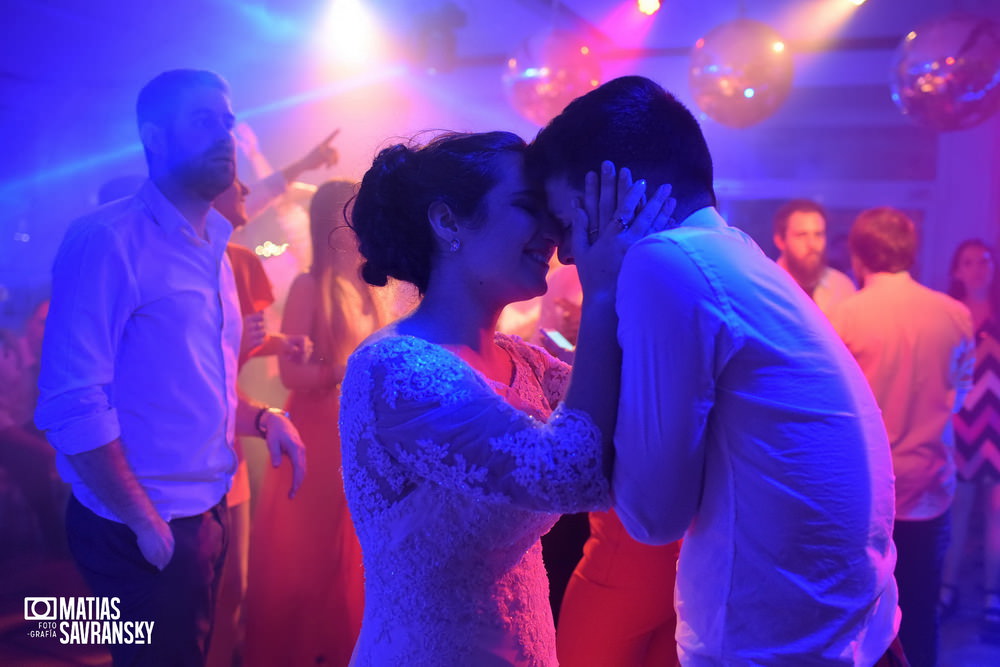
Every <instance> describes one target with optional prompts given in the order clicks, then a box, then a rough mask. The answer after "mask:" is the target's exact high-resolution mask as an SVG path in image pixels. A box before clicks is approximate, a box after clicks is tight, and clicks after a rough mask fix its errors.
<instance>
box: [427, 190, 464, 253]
mask: <svg viewBox="0 0 1000 667" xmlns="http://www.w3.org/2000/svg"><path fill="white" fill-rule="evenodd" d="M427 222H429V223H430V225H431V231H433V232H434V236H436V237H437V239H438V242H439V243H440V244H441V245H443V246H445V247H448V246H450V245H451V243H452V241H454V240H456V239H458V228H459V227H458V216H457V215H455V212H454V211H452V210H451V206H449V205H448V204H447V202H445V201H443V200H441V199H438V200H436V201H433V202H431V204H430V206H428V207H427Z"/></svg>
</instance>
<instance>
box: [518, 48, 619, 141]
mask: <svg viewBox="0 0 1000 667" xmlns="http://www.w3.org/2000/svg"><path fill="white" fill-rule="evenodd" d="M503 84H504V90H505V91H506V94H507V99H508V101H509V102H510V104H511V106H513V107H514V109H516V110H517V112H518V113H519V114H521V116H523V117H524V118H527V119H528V120H530V121H532V122H534V123H536V124H538V125H545V124H547V123H548V122H549V121H550V120H552V119H553V118H554V117H555V116H557V115H559V113H560V112H561V111H562V110H563V109H564V108H565V107H566V105H567V104H569V103H570V102H572V101H573V100H574V99H576V98H577V97H579V96H580V95H583V94H585V93H588V92H590V91H591V90H593V89H594V88H596V87H597V86H599V85H600V84H601V66H600V63H599V62H598V61H597V58H596V57H595V56H594V55H593V53H591V49H590V47H589V46H588V44H587V41H586V40H585V39H583V38H582V37H580V36H579V35H577V34H576V33H573V32H570V31H567V30H560V29H553V30H548V31H546V32H543V33H540V34H538V35H535V36H534V37H532V38H530V39H528V40H526V41H525V42H523V43H522V44H521V45H520V47H518V49H517V51H516V53H515V54H514V55H512V56H511V57H510V58H508V59H507V68H506V71H505V72H504V74H503Z"/></svg>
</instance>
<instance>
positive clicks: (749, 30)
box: [688, 18, 793, 127]
mask: <svg viewBox="0 0 1000 667" xmlns="http://www.w3.org/2000/svg"><path fill="white" fill-rule="evenodd" d="M792 73H793V67H792V56H791V54H790V53H789V52H788V48H787V46H786V44H785V41H784V40H783V39H782V38H781V35H779V34H778V33H777V31H776V30H775V29H774V28H772V27H771V26H769V25H767V24H766V23H761V22H760V21H754V20H751V19H744V18H740V19H736V20H735V21H729V22H728V23H723V24H721V25H719V26H716V27H715V28H713V29H712V31H711V32H709V33H708V34H707V35H705V36H704V37H702V38H701V39H699V40H698V41H697V42H695V45H694V48H693V49H691V64H690V68H689V69H688V84H689V85H690V87H691V93H692V95H693V96H694V101H695V104H696V105H697V106H698V108H699V109H701V110H702V111H704V112H705V113H706V114H707V115H708V116H709V117H710V118H712V119H713V120H715V121H717V122H719V123H722V124H723V125H728V126H730V127H747V126H749V125H753V124H755V123H759V122H760V121H762V120H764V119H765V118H768V117H769V116H771V115H772V114H773V113H774V112H775V111H777V110H778V108H779V107H780V106H781V105H782V104H783V103H784V101H785V98H787V97H788V92H789V91H790V90H791V89H792Z"/></svg>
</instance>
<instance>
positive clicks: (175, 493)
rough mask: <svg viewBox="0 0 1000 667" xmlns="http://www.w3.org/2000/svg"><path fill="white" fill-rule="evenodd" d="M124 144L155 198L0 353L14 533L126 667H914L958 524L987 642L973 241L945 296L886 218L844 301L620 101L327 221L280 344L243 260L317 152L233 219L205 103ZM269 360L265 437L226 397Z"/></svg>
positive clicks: (652, 97)
mask: <svg viewBox="0 0 1000 667" xmlns="http://www.w3.org/2000/svg"><path fill="white" fill-rule="evenodd" d="M137 116H138V118H137V120H138V126H139V133H140V137H141V139H142V143H143V147H144V150H145V155H146V161H147V165H148V172H149V173H148V178H147V179H145V180H144V181H143V182H141V183H139V184H134V185H133V186H131V189H130V191H128V192H125V193H121V194H123V195H124V196H122V197H120V198H115V199H113V200H112V201H110V202H108V203H106V204H104V205H102V206H101V207H100V208H99V209H97V210H96V211H95V212H93V213H91V214H88V215H86V216H84V217H83V218H81V219H79V220H77V221H75V222H73V223H72V224H71V225H70V227H69V229H68V231H67V233H66V236H65V238H64V240H63V243H62V245H61V247H60V250H59V253H58V256H57V258H56V261H55V264H54V268H53V274H52V278H53V280H52V290H51V300H50V301H46V302H45V304H43V306H41V307H40V308H39V310H38V312H36V313H35V314H33V315H32V320H31V324H30V325H29V326H26V328H25V333H24V335H23V336H17V335H14V334H13V333H11V332H5V331H0V382H3V383H4V384H5V385H6V386H10V387H19V390H18V391H17V392H10V393H9V394H5V397H6V396H8V395H9V396H12V397H13V396H15V394H16V398H10V399H8V400H5V401H3V402H2V403H0V438H2V442H3V444H2V447H0V469H3V470H5V471H6V474H5V475H0V480H2V481H3V482H4V488H5V489H6V488H8V487H14V488H15V492H13V496H17V494H18V493H20V497H21V500H22V501H23V502H24V503H25V504H26V505H27V506H29V507H30V508H32V510H33V512H32V513H31V516H33V517H35V525H34V526H29V527H28V528H27V529H24V530H28V534H33V535H34V536H35V537H36V538H37V542H38V543H39V544H43V545H44V548H46V549H49V550H50V551H51V552H52V553H64V552H65V551H68V552H69V553H70V554H71V555H72V558H73V559H74V561H75V562H76V564H77V567H78V569H79V571H80V572H81V574H82V575H83V578H84V579H85V581H86V583H87V585H88V586H89V587H90V589H91V591H92V592H93V594H94V595H97V596H107V597H118V598H120V600H121V603H120V604H121V614H122V617H123V618H125V619H131V620H143V621H154V622H155V624H156V635H155V637H154V641H153V642H152V643H148V644H116V645H112V646H110V647H109V648H110V650H111V655H112V658H113V661H114V663H115V664H116V665H125V664H141V665H159V664H162V665H204V664H209V665H213V666H214V665H233V664H245V665H276V664H287V665H317V664H327V665H347V664H352V665H357V666H361V665H403V664H408V665H484V666H485V665H525V666H528V665H536V666H550V665H557V664H562V665H567V666H570V667H572V666H574V665H610V666H618V665H621V666H625V667H628V666H650V667H652V666H654V665H673V664H682V665H695V666H698V665H724V664H766V665H792V664H795V665H799V664H809V665H875V664H878V665H906V664H910V665H914V666H917V665H935V664H937V654H938V635H939V624H940V622H941V620H942V619H943V618H947V616H948V615H949V614H950V613H953V612H954V610H955V608H956V606H957V604H958V587H957V583H958V575H959V572H960V571H961V568H962V559H963V558H964V557H965V556H966V552H967V549H966V543H967V541H968V536H969V530H970V525H971V524H970V520H969V517H970V516H971V515H972V514H973V508H974V506H975V504H976V503H977V501H978V502H980V503H981V504H982V507H983V509H982V515H983V516H984V517H985V521H984V531H985V540H984V547H985V559H984V560H985V564H986V567H985V582H984V588H985V590H986V599H985V600H984V601H983V610H984V611H983V618H982V630H983V636H984V638H987V639H990V640H995V641H1000V493H998V492H997V489H998V488H1000V451H998V448H1000V414H998V410H1000V396H998V392H1000V390H998V388H997V387H998V385H997V379H996V373H997V372H1000V367H998V366H997V363H998V362H1000V356H998V355H1000V348H998V347H997V339H998V336H1000V330H998V318H1000V315H998V313H1000V310H998V309H1000V283H998V281H997V280H996V279H995V264H994V254H993V250H992V248H991V247H990V245H989V244H987V243H985V242H983V241H980V240H970V241H967V242H965V243H962V244H961V245H960V246H959V247H958V248H957V249H956V251H955V255H954V259H953V261H952V264H951V268H950V277H951V279H952V287H951V289H950V295H946V294H944V293H941V292H936V291H933V290H930V289H928V288H926V287H924V286H922V285H920V284H919V283H918V282H917V281H916V280H915V279H914V278H913V277H912V276H911V274H910V270H911V269H912V267H913V265H914V263H915V260H916V256H917V244H918V235H917V228H916V225H915V223H914V221H913V220H911V219H910V218H909V217H908V216H907V215H906V214H905V213H903V212H902V211H899V210H897V209H894V208H890V207H874V208H871V209H868V210H865V211H862V212H861V213H860V214H859V215H858V216H857V217H856V219H855V220H854V223H853V225H852V226H851V229H850V233H849V236H848V247H849V250H850V258H851V273H852V274H853V278H854V279H853V280H852V278H851V277H849V276H848V275H847V274H846V273H845V272H842V271H838V270H837V269H835V268H833V267H831V266H829V265H828V263H827V258H826V232H827V219H828V216H827V212H826V210H825V209H824V208H823V207H822V206H821V205H820V204H818V203H817V202H813V201H809V200H804V199H796V200H793V201H790V202H788V203H787V204H786V205H784V206H782V207H781V208H780V209H779V210H778V211H777V213H776V215H775V218H774V243H775V246H776V247H777V249H778V252H779V256H778V257H777V259H776V260H771V259H769V258H768V257H767V256H766V255H765V254H764V253H763V252H762V251H761V249H760V248H759V247H758V245H757V244H756V243H755V242H754V241H753V240H752V239H751V238H750V237H749V236H748V235H746V234H745V233H743V232H742V231H740V230H739V229H738V228H736V227H733V226H731V225H729V224H728V223H727V222H726V220H724V219H723V217H722V216H721V215H720V214H719V213H718V211H717V210H716V205H717V201H716V196H715V191H714V187H713V167H712V158H711V154H710V151H709V148H708V146H707V144H706V142H705V139H704V137H703V135H702V132H701V128H700V127H699V125H698V122H697V121H696V119H695V118H694V116H693V115H692V114H691V113H690V112H689V111H688V109H686V108H685V107H684V106H683V105H682V104H681V103H680V102H678V101H677V99H676V98H675V97H674V96H673V95H671V94H670V93H669V92H667V91H665V90H664V89H663V88H661V87H660V86H659V85H657V84H656V83H654V82H653V81H651V80H649V79H647V78H644V77H638V76H626V77H621V78H618V79H614V80H612V81H609V82H607V83H605V84H603V85H601V86H599V87H598V88H596V89H594V90H593V91H592V92H590V93H588V94H586V95H584V96H582V97H580V98H578V99H577V100H575V101H573V102H572V103H570V104H569V105H568V106H567V107H566V109H565V110H563V112H562V113H560V114H559V115H558V116H557V117H556V118H554V119H553V120H552V121H551V122H550V123H549V124H548V125H546V127H544V128H543V129H542V130H541V131H540V132H539V133H538V135H537V136H536V137H535V138H534V139H533V140H532V141H530V142H526V141H525V140H524V139H523V138H521V137H518V136H516V135H514V134H511V133H508V132H503V131H494V132H485V133H457V132H443V133H440V134H439V135H437V136H435V137H434V138H433V139H431V140H430V141H427V142H425V143H420V142H417V141H412V142H404V143H399V144H394V145H391V146H389V147H387V148H385V149H383V150H382V151H381V152H379V153H378V155H377V156H376V157H375V159H374V161H373V163H372V165H371V167H370V168H369V169H368V170H367V171H366V173H365V174H364V177H363V178H362V179H361V181H360V183H353V182H350V181H346V180H332V181H328V182H325V183H323V184H322V185H320V186H319V187H318V188H315V191H314V192H312V193H311V199H310V203H309V206H308V229H309V239H310V241H311V244H310V245H311V249H310V252H309V253H308V257H309V258H310V260H309V265H308V270H307V271H306V272H304V273H301V274H300V275H298V276H297V277H296V278H295V279H294V281H292V282H291V285H290V287H289V289H288V293H287V298H285V299H284V306H283V312H282V317H281V325H280V331H272V330H271V328H270V326H269V325H268V321H267V318H266V316H265V313H266V311H267V310H268V309H270V308H272V307H273V304H274V303H275V300H276V299H275V296H276V295H275V290H274V288H273V286H272V285H271V282H270V281H269V279H268V275H267V272H266V270H265V268H264V266H263V265H262V264H261V260H260V258H259V257H258V256H257V255H256V254H254V253H253V251H250V250H248V249H246V248H242V247H240V246H239V245H238V244H235V243H233V242H232V241H231V236H232V234H233V230H234V229H240V228H242V227H244V226H245V225H246V224H247V223H248V222H249V221H250V220H252V219H253V218H254V217H255V216H256V215H257V214H258V213H259V212H260V211H261V210H262V209H263V208H264V207H265V206H267V205H268V204H269V203H271V202H273V201H274V200H275V199H278V198H280V197H282V196H283V194H284V193H285V192H286V191H287V190H288V189H289V188H290V187H291V184H292V183H293V181H294V180H295V179H296V178H297V177H298V176H299V175H300V174H301V173H303V172H304V171H309V170H313V169H317V168H320V167H324V166H325V167H329V166H331V165H333V164H335V163H336V160H337V156H336V151H335V149H334V148H333V147H332V142H333V140H334V139H335V137H336V132H333V133H332V134H330V135H329V136H327V137H325V138H324V140H323V141H322V142H321V143H320V144H319V145H318V146H316V147H315V148H314V149H312V150H311V151H310V152H309V153H307V155H306V156H304V157H303V158H302V159H301V160H299V161H297V162H295V163H293V164H292V165H290V166H289V167H288V168H287V169H284V170H277V171H274V172H273V174H271V175H270V176H268V177H267V178H266V179H264V180H262V181H260V182H259V183H256V184H252V185H250V186H247V185H246V184H245V183H244V182H243V181H242V180H241V179H240V178H239V176H238V175H237V174H236V164H237V160H236V149H237V144H238V142H237V139H238V135H241V134H242V136H243V138H242V141H243V142H244V143H246V142H247V141H248V140H247V137H246V133H245V132H242V133H241V132H238V131H237V130H236V123H235V115H234V113H233V111H232V108H231V106H230V102H229V89H228V86H227V84H226V82H225V81H224V80H223V79H222V78H221V77H219V76H218V75H216V74H214V73H212V72H206V71H200V70H172V71H168V72H164V73H163V74H161V75H159V76H158V77H156V78H154V79H153V80H152V81H150V82H149V83H148V84H147V85H146V86H145V87H144V88H143V89H142V91H141V92H140V94H139V100H138V104H137ZM251 143H253V144H254V150H255V148H256V147H255V142H251ZM255 192H256V193H257V194H256V195H255V194H254V193H255ZM556 258H558V261H556ZM855 281H856V282H855ZM399 284H405V285H409V286H411V289H412V293H413V294H416V295H417V296H416V298H414V299H412V303H411V302H410V301H409V300H407V301H405V302H403V301H401V300H400V299H399V298H398V295H399V294H401V293H406V294H410V292H400V291H398V290H394V289H393V287H394V286H395V285H399ZM281 296H282V297H284V296H285V295H284V294H282V295H281ZM512 304H514V305H512ZM525 304H528V305H525ZM46 318H47V319H46ZM42 327H44V337H43V336H42V333H41V331H42ZM43 338H44V340H43ZM265 356H270V357H274V358H276V359H277V364H278V366H279V368H280V379H281V382H282V384H283V385H284V387H285V388H286V389H287V390H288V392H289V394H288V399H287V401H286V402H285V403H284V404H283V405H271V404H267V403H263V402H261V401H260V400H258V399H255V398H252V397H250V396H249V395H248V394H247V393H246V392H244V391H243V390H241V389H240V387H239V385H238V382H237V375H238V373H239V370H240V368H241V367H242V365H243V364H244V363H245V362H247V360H249V359H252V358H255V357H265ZM36 387H37V396H36V395H35V392H36ZM36 403H37V405H36ZM32 411H33V415H32ZM32 421H33V423H32ZM248 438H253V439H248ZM46 440H47V441H48V442H47V443H46ZM261 442H263V446H264V447H265V449H266V457H267V459H268V460H269V461H270V463H271V466H272V468H271V469H269V470H267V471H266V473H265V475H264V478H263V482H262V483H261V484H260V486H259V487H258V488H256V489H255V490H254V496H253V501H254V502H253V512H252V513H251V509H250V508H251V504H250V500H251V484H250V482H249V477H248V474H247V459H248V458H249V457H248V455H247V448H249V447H254V446H258V445H259V444H260V443H261ZM56 469H58V476H57V475H56V474H55V470H56ZM59 479H61V480H63V482H60V481H59ZM17 488H19V489H20V491H19V492H18V491H17V490H16V489H17ZM6 496H12V493H6ZM67 500H68V503H67ZM4 502H14V501H13V500H11V499H10V498H5V499H4ZM63 506H66V508H65V509H63ZM560 517H563V518H562V520H560ZM62 522H65V532H64V531H63V530H62V526H61V523H62ZM557 522H558V523H557ZM553 526H556V529H555V530H553ZM31 530H33V531H34V533H31ZM550 531H551V532H550ZM546 534H548V535H547V536H546ZM543 536H546V537H545V538H544V539H543ZM949 542H950V547H949ZM543 545H544V549H543ZM560 573H561V574H560ZM550 577H551V578H552V585H551V586H550Z"/></svg>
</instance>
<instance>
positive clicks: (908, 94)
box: [890, 14, 1000, 131]
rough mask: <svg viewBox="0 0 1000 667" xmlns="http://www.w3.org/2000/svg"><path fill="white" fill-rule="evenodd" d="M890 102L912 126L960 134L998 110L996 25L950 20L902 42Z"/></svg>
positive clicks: (999, 39)
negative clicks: (916, 124)
mask: <svg viewBox="0 0 1000 667" xmlns="http://www.w3.org/2000/svg"><path fill="white" fill-rule="evenodd" d="M890 88H891V90H892V99H893V101H894V102H895V103H896V105H897V106H898V107H899V108H900V109H901V110H902V112H903V113H904V114H905V115H906V116H907V117H909V118H912V119H913V120H914V121H915V122H916V123H918V124H920V125H924V126H926V127H930V128H933V129H935V130H939V131H949V130H963V129H966V128H970V127H973V126H974V125H978V124H979V123H981V122H983V121H984V120H986V119H987V118H989V117H990V116H991V115H992V114H993V113H994V112H996V110H997V107H1000V24H998V23H997V22H996V21H993V20H991V19H988V18H983V17H978V16H971V15H968V14H952V15H949V16H945V17H944V18H939V19H935V20H933V21H929V22H927V23H924V24H923V25H921V26H919V27H918V28H917V29H916V30H914V31H913V32H911V33H910V34H908V35H907V36H906V37H904V38H903V41H902V42H901V43H900V45H899V47H898V48H897V49H896V53H895V56H894V57H893V62H892V69H891V73H890Z"/></svg>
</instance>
